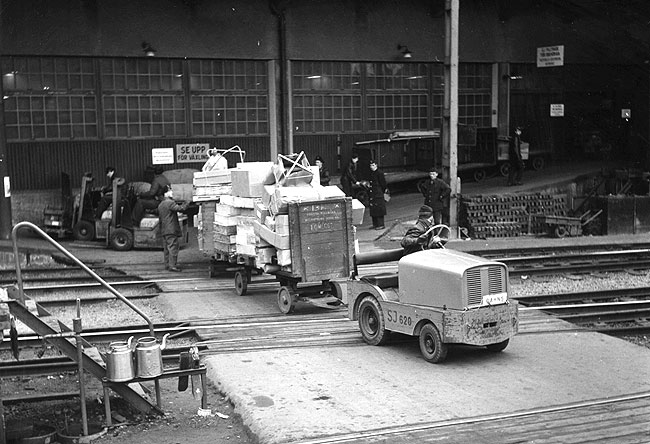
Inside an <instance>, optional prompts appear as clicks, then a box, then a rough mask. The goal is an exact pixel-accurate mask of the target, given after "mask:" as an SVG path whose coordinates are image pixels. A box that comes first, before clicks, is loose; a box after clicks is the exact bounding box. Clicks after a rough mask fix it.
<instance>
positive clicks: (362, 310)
mask: <svg viewBox="0 0 650 444" xmlns="http://www.w3.org/2000/svg"><path fill="white" fill-rule="evenodd" d="M358 318H359V329H360V330H361V336H363V340H364V341H366V343H368V344H370V345H382V344H385V343H386V341H388V338H389V336H390V331H388V330H386V321H385V320H384V313H383V312H382V311H381V306H380V305H379V301H377V299H376V298H375V297H374V296H366V297H364V298H363V299H362V300H361V303H360V304H359V316H358Z"/></svg>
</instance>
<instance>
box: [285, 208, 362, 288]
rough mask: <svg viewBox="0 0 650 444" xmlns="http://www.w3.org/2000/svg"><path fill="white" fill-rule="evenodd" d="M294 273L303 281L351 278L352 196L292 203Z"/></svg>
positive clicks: (291, 237)
mask: <svg viewBox="0 0 650 444" xmlns="http://www.w3.org/2000/svg"><path fill="white" fill-rule="evenodd" d="M289 226H290V227H291V230H290V233H289V237H290V246H291V269H292V271H291V272H292V274H293V275H294V276H296V277H300V278H301V280H302V281H303V282H317V281H324V280H330V279H336V278H347V277H348V276H349V275H350V271H351V270H352V269H353V263H352V260H353V256H354V234H353V227H352V199H350V198H335V199H327V200H320V201H306V202H293V203H290V204H289Z"/></svg>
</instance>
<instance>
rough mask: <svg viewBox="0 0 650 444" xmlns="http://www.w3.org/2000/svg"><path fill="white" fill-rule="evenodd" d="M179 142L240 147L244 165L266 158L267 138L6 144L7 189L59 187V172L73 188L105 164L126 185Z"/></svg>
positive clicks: (185, 165)
mask: <svg viewBox="0 0 650 444" xmlns="http://www.w3.org/2000/svg"><path fill="white" fill-rule="evenodd" d="M183 143H209V144H210V146H211V147H217V148H229V147H231V146H233V145H239V146H240V147H241V148H242V149H243V150H244V151H246V161H262V160H270V154H269V153H270V141H269V139H268V137H232V138H219V139H211V140H197V139H192V140H189V139H164V140H161V139H154V140H107V141H85V142H84V141H70V142H65V141H64V142H31V143H10V144H8V150H7V151H8V154H7V161H8V164H9V174H10V179H11V187H12V189H14V190H44V189H52V188H58V187H60V177H61V172H66V173H68V174H69V175H70V178H71V180H72V186H73V187H77V186H79V182H80V181H81V176H82V175H83V174H84V173H86V172H92V173H93V176H94V177H103V176H104V169H105V168H106V166H108V165H111V166H114V167H115V169H116V171H117V173H118V175H121V176H124V177H125V178H126V179H127V180H128V181H144V180H146V174H145V172H146V169H147V166H150V165H151V164H152V161H151V150H152V149H153V148H171V147H175V146H176V144H183ZM201 166H203V163H202V162H198V163H197V162H194V163H178V164H176V163H175V164H173V165H164V168H165V169H176V168H196V169H200V168H201ZM233 166H234V165H233Z"/></svg>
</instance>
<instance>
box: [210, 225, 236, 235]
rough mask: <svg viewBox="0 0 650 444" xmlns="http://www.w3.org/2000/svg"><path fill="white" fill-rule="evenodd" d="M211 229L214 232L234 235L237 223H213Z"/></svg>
mask: <svg viewBox="0 0 650 444" xmlns="http://www.w3.org/2000/svg"><path fill="white" fill-rule="evenodd" d="M212 231H213V232H214V233H215V234H216V233H218V234H225V235H231V234H232V235H234V234H237V225H219V224H218V223H216V222H215V223H214V224H213V225H212Z"/></svg>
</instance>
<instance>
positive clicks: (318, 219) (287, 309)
mask: <svg viewBox="0 0 650 444" xmlns="http://www.w3.org/2000/svg"><path fill="white" fill-rule="evenodd" d="M288 210H289V211H288V213H289V226H290V227H291V228H290V233H289V235H288V238H285V239H281V240H280V239H276V240H274V242H275V246H276V248H278V246H280V247H283V246H287V247H288V250H289V251H290V255H291V265H280V264H279V263H265V264H261V263H259V261H258V258H257V257H256V256H249V255H243V254H237V253H217V255H216V259H218V260H219V261H221V262H222V263H223V265H224V266H225V267H226V269H228V267H230V268H229V269H231V270H234V271H235V275H234V289H235V292H236V293H237V294H238V295H240V296H242V295H245V294H246V293H247V292H248V285H249V284H251V283H253V282H254V283H263V282H267V283H268V282H273V281H277V282H278V283H279V284H280V289H279V290H278V292H277V303H278V308H279V309H280V311H281V312H282V313H285V314H289V313H292V312H293V311H294V309H295V306H296V303H297V302H298V301H301V302H310V303H312V304H314V305H317V306H321V307H328V306H329V307H330V308H331V307H332V306H336V305H339V304H340V303H341V301H342V300H343V298H344V296H345V295H341V294H339V293H340V290H338V287H337V285H336V284H334V283H333V282H332V280H335V279H347V278H349V276H350V273H351V271H352V269H353V257H354V232H353V228H352V199H351V198H349V197H341V198H332V199H326V200H319V201H304V202H294V203H289V204H288ZM260 230H262V232H261V233H260V238H262V239H264V237H267V238H268V237H270V233H269V232H268V231H270V230H268V231H264V230H265V229H264V228H263V227H260ZM267 240H268V239H267ZM281 242H284V244H281ZM270 243H271V244H272V245H273V244H274V243H273V242H270ZM279 249H280V250H282V249H283V248H279ZM276 260H277V259H276ZM264 274H266V275H270V276H273V277H274V279H273V280H268V279H267V280H259V279H256V277H257V276H261V275H264ZM254 279H255V280H254Z"/></svg>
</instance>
